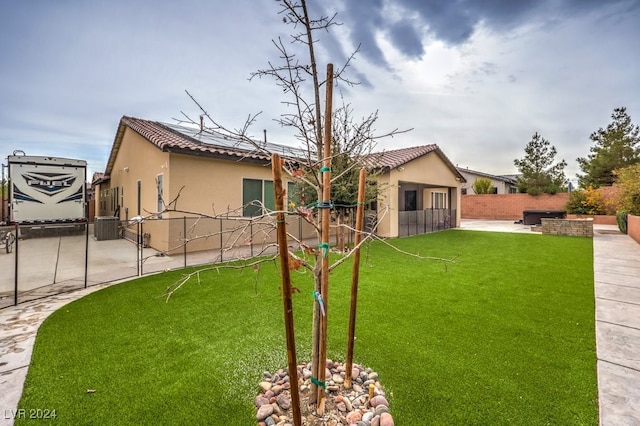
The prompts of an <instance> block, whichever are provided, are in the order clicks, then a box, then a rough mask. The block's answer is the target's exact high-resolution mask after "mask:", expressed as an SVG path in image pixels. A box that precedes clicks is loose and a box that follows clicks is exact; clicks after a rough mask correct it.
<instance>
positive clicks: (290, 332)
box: [271, 154, 302, 426]
mask: <svg viewBox="0 0 640 426" xmlns="http://www.w3.org/2000/svg"><path fill="white" fill-rule="evenodd" d="M271 168H272V171H273V190H274V193H275V204H276V211H277V212H278V213H276V227H277V235H278V253H279V254H280V273H281V274H282V302H283V307H284V324H285V333H286V339H287V362H288V368H289V381H290V383H291V407H292V409H293V423H294V425H295V426H300V425H302V415H301V412H300V396H299V394H298V366H297V364H298V361H297V360H296V338H295V330H294V327H293V302H292V300H291V275H290V270H289V247H288V246H287V223H286V221H285V218H284V191H283V189H282V160H281V159H280V156H279V155H278V154H273V155H271Z"/></svg>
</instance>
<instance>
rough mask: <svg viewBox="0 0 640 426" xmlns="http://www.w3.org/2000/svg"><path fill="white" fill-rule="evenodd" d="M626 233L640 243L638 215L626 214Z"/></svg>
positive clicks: (639, 217) (639, 220)
mask: <svg viewBox="0 0 640 426" xmlns="http://www.w3.org/2000/svg"><path fill="white" fill-rule="evenodd" d="M627 235H629V236H630V237H631V238H633V239H634V240H636V242H637V243H638V244H640V216H633V215H628V216H627Z"/></svg>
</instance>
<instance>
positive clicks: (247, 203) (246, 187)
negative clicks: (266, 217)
mask: <svg viewBox="0 0 640 426" xmlns="http://www.w3.org/2000/svg"><path fill="white" fill-rule="evenodd" d="M258 203H262V205H263V206H264V208H265V210H267V211H269V210H275V208H276V203H275V195H274V193H273V181H271V180H261V179H242V205H243V208H242V215H243V216H248V217H251V216H260V215H261V214H263V211H262V209H261V208H260V205H259V204H258Z"/></svg>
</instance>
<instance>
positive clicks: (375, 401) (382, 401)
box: [369, 395, 389, 408]
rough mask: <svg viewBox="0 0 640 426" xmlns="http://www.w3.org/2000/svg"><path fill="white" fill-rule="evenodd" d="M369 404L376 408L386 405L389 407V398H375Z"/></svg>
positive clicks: (380, 396) (379, 396) (378, 396)
mask: <svg viewBox="0 0 640 426" xmlns="http://www.w3.org/2000/svg"><path fill="white" fill-rule="evenodd" d="M369 403H370V404H371V406H372V407H374V408H375V407H377V406H378V405H384V406H385V407H388V406H389V402H388V401H387V398H385V397H384V396H382V395H376V396H374V397H373V398H371V401H369Z"/></svg>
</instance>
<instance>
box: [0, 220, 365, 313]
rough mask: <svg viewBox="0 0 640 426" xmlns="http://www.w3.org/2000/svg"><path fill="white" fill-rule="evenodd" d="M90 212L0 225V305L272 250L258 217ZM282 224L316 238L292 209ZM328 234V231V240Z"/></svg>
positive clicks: (271, 234) (348, 236) (268, 227)
mask: <svg viewBox="0 0 640 426" xmlns="http://www.w3.org/2000/svg"><path fill="white" fill-rule="evenodd" d="M98 219H99V218H97V219H96V222H95V223H94V224H87V223H81V224H74V225H58V226H52V225H46V226H17V225H16V226H0V237H3V236H6V235H12V236H13V237H15V238H14V239H13V240H12V241H13V244H12V245H11V247H10V248H9V249H8V250H7V249H5V247H4V246H3V245H0V309H1V308H5V307H8V306H12V305H17V304H19V303H23V302H27V301H30V300H34V299H39V298H43V297H48V296H52V295H55V294H60V293H64V292H68V291H72V290H77V289H81V288H87V287H90V286H94V285H98V284H102V283H107V282H114V281H120V280H124V279H129V278H133V277H138V276H143V275H147V274H152V273H157V272H161V271H166V270H175V269H182V268H186V267H190V266H196V265H207V264H215V263H219V262H226V261H231V260H237V259H247V258H251V257H255V256H259V255H266V254H275V253H276V252H277V245H276V243H277V241H276V233H275V230H274V227H273V224H272V223H268V222H266V221H263V222H261V221H259V220H256V221H248V220H247V218H225V219H218V218H216V219H213V218H197V217H180V218H172V219H154V220H147V221H143V222H139V223H130V222H121V221H119V220H117V218H101V219H100V220H98ZM114 220H115V222H114ZM287 223H288V231H289V233H290V234H291V235H293V237H295V238H296V239H298V240H306V241H307V242H308V244H309V245H313V244H317V237H316V236H315V232H314V230H313V228H312V227H311V226H310V225H309V224H307V223H306V222H305V221H304V220H303V219H301V218H300V217H297V216H296V217H294V216H292V217H290V218H289V219H288V220H287ZM334 225H335V224H334ZM347 225H349V226H353V224H352V223H351V221H349V222H348V223H347ZM334 229H335V227H334ZM9 238H10V237H9ZM353 238H354V235H353V233H352V232H346V233H345V235H344V241H345V243H351V242H353ZM0 240H1V239H0ZM336 240H337V235H336V234H335V233H334V235H332V238H331V242H332V243H335V242H336ZM0 244H1V241H0ZM291 244H293V241H292V243H291Z"/></svg>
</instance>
